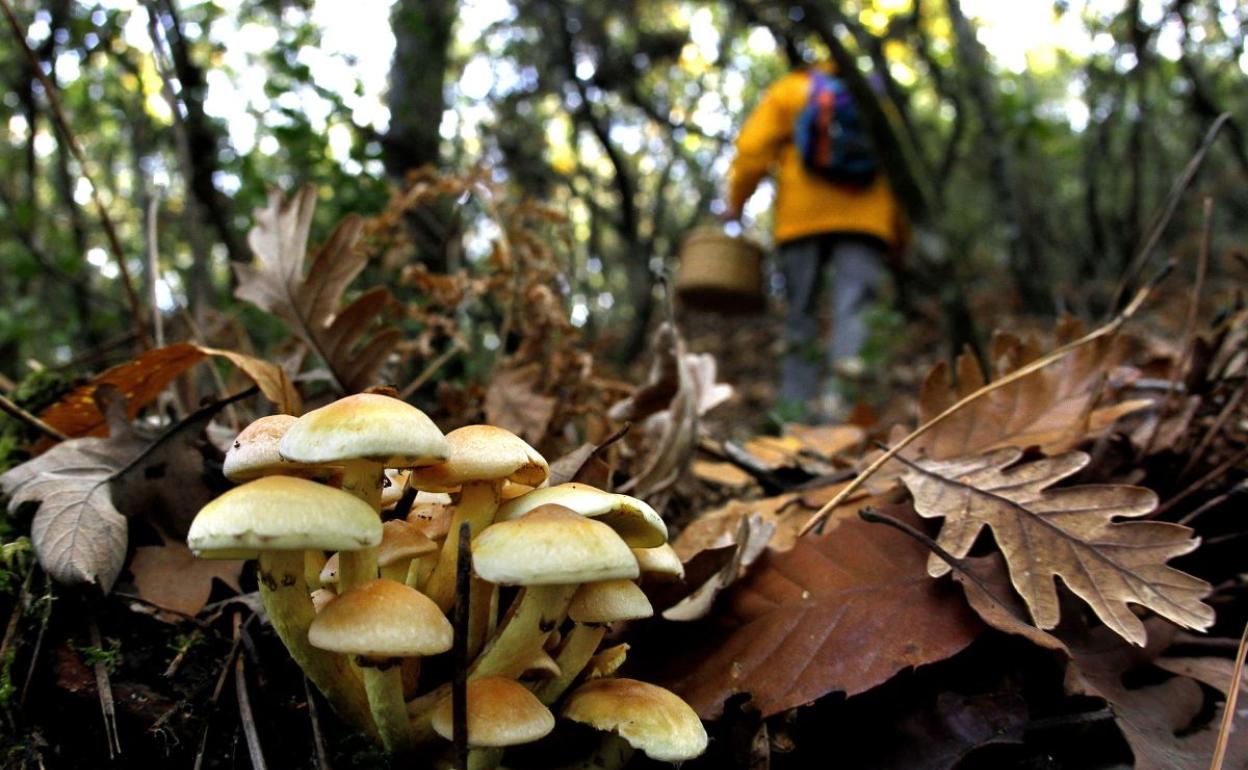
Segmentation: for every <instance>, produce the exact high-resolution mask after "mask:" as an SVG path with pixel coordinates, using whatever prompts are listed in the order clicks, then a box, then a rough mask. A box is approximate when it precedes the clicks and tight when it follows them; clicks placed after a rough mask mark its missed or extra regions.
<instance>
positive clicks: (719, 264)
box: [676, 226, 766, 314]
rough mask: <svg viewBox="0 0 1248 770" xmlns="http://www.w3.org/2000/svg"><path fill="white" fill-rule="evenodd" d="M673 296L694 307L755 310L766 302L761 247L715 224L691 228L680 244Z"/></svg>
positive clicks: (701, 308)
mask: <svg viewBox="0 0 1248 770" xmlns="http://www.w3.org/2000/svg"><path fill="white" fill-rule="evenodd" d="M676 296H677V297H679V299H680V302H681V304H683V305H684V306H686V307H689V308H692V309H694V310H710V311H714V312H718V313H734V314H735V313H755V312H758V311H760V310H762V309H763V307H764V306H765V304H766V301H765V295H764V291H763V249H762V247H761V246H759V245H758V244H757V243H755V242H754V241H752V240H750V239H748V238H741V237H733V236H730V235H727V234H726V233H724V231H723V230H722V229H720V228H718V227H714V226H705V227H699V228H696V229H694V230H691V231H690V232H689V234H688V235H686V236H685V239H684V240H683V241H682V242H681V244H680V267H679V269H678V270H677V271H676Z"/></svg>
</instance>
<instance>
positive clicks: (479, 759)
mask: <svg viewBox="0 0 1248 770" xmlns="http://www.w3.org/2000/svg"><path fill="white" fill-rule="evenodd" d="M502 761H503V750H502V749H500V748H494V747H481V748H475V749H470V750H469V751H468V770H494V768H496V767H498V763H500V762H502Z"/></svg>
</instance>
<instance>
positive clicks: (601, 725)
mask: <svg viewBox="0 0 1248 770" xmlns="http://www.w3.org/2000/svg"><path fill="white" fill-rule="evenodd" d="M562 715H563V717H565V718H566V719H570V720H572V721H573V722H579V723H581V724H585V725H589V726H590V727H593V728H595V729H598V730H603V731H605V732H607V733H608V734H614V735H611V736H610V737H608V738H607V739H606V741H605V743H604V745H606V746H608V747H610V746H614V747H615V750H614V751H607V752H604V753H606V754H618V753H624V752H622V748H623V747H622V745H621V743H620V742H621V741H623V742H624V743H627V745H628V746H629V747H631V748H633V749H640V750H641V751H643V752H645V754H646V756H648V757H650V758H651V759H657V760H658V761H660V762H684V761H686V760H689V759H693V758H694V757H697V756H700V755H701V754H702V752H704V751H706V743H707V739H706V728H704V727H703V726H702V721H701V720H700V719H698V715H697V714H696V713H694V710H693V709H692V708H691V707H690V706H689V704H688V703H685V702H684V701H683V700H681V699H680V697H679V696H678V695H676V694H675V693H673V692H671V691H670V690H665V689H663V688H662V687H659V686H657V685H653V684H648V683H646V682H639V681H637V680H636V679H595V680H594V681H592V682H586V683H585V684H583V685H581V686H580V687H578V688H576V689H575V690H573V691H572V694H571V695H569V696H568V699H567V702H566V703H565V704H564V706H563V712H562ZM615 736H618V738H617V737H615ZM631 753H632V752H631V751H629V752H627V754H628V755H629V756H631ZM628 758H629V757H627V756H626V757H624V762H627V760H628ZM612 766H614V767H623V763H621V764H619V765H612Z"/></svg>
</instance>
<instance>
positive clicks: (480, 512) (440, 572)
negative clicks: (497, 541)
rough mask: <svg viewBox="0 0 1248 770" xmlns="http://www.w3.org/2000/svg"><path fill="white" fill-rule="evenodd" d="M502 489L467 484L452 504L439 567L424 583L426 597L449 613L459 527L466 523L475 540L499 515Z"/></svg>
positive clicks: (493, 484) (497, 484)
mask: <svg viewBox="0 0 1248 770" xmlns="http://www.w3.org/2000/svg"><path fill="white" fill-rule="evenodd" d="M502 488H503V482H502V481H470V482H467V483H465V484H464V485H463V487H462V488H461V489H460V492H459V500H458V501H457V502H456V504H455V513H454V514H453V515H452V517H451V528H450V530H449V531H448V532H447V534H446V542H445V543H443V544H442V552H441V553H440V554H439V555H438V565H437V566H436V567H434V568H433V574H431V575H430V576H429V580H428V582H426V583H425V595H426V596H428V597H429V598H430V599H433V601H434V603H435V604H437V605H438V606H439V607H440V608H442V611H443V612H446V611H448V610H449V609H450V608H451V607H452V606H453V605H454V604H455V563H456V554H457V553H458V552H459V526H460V525H461V524H463V523H464V522H465V521H466V522H468V527H469V529H470V530H471V532H472V537H474V538H475V537H476V536H477V535H478V534H480V533H481V530H483V529H485V528H486V527H488V526H489V525H490V523H491V522H492V521H493V520H494V514H495V513H496V512H497V511H498V504H499V494H500V493H501V491H502Z"/></svg>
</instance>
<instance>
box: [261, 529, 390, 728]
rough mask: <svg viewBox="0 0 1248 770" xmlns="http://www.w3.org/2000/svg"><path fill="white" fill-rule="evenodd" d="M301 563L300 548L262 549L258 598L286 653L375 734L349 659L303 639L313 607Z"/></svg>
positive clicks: (343, 711)
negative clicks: (283, 549) (318, 647)
mask: <svg viewBox="0 0 1248 770" xmlns="http://www.w3.org/2000/svg"><path fill="white" fill-rule="evenodd" d="M304 566H305V563H304V552H303V551H261V552H260V575H259V578H260V579H259V583H260V601H261V602H263V603H264V609H265V612H267V613H268V615H269V620H270V621H272V623H273V629H274V630H275V631H276V632H277V635H278V637H279V638H280V639H281V640H282V643H283V644H285V645H286V649H287V650H288V651H289V652H290V657H292V658H294V660H295V662H296V663H297V664H299V668H301V669H302V670H303V673H304V675H306V676H307V677H308V679H310V680H311V681H312V683H313V684H314V685H316V687H317V689H318V690H320V691H321V692H322V693H324V695H325V697H326V698H327V699H328V700H329V702H330V704H331V705H332V706H333V707H334V710H335V711H337V712H338V713H339V714H340V715H342V717H343V718H344V719H345V720H346V721H348V722H350V723H351V724H352V725H354V726H355V727H356V729H359V730H363V731H365V732H367V733H369V734H370V735H376V734H377V731H376V728H375V727H374V726H373V720H372V718H371V717H370V716H369V706H368V697H367V695H366V694H365V692H364V688H363V687H362V686H361V683H360V678H359V676H358V675H357V674H356V673H355V671H354V670H352V668H351V663H350V661H348V660H347V658H345V657H343V656H342V655H338V654H336V653H332V652H327V651H326V650H321V649H317V648H316V647H313V646H312V645H311V644H309V643H308V626H310V625H312V619H313V618H315V617H316V610H315V609H314V608H313V606H312V599H311V597H310V596H309V594H308V584H307V582H306V578H305V576H304Z"/></svg>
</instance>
